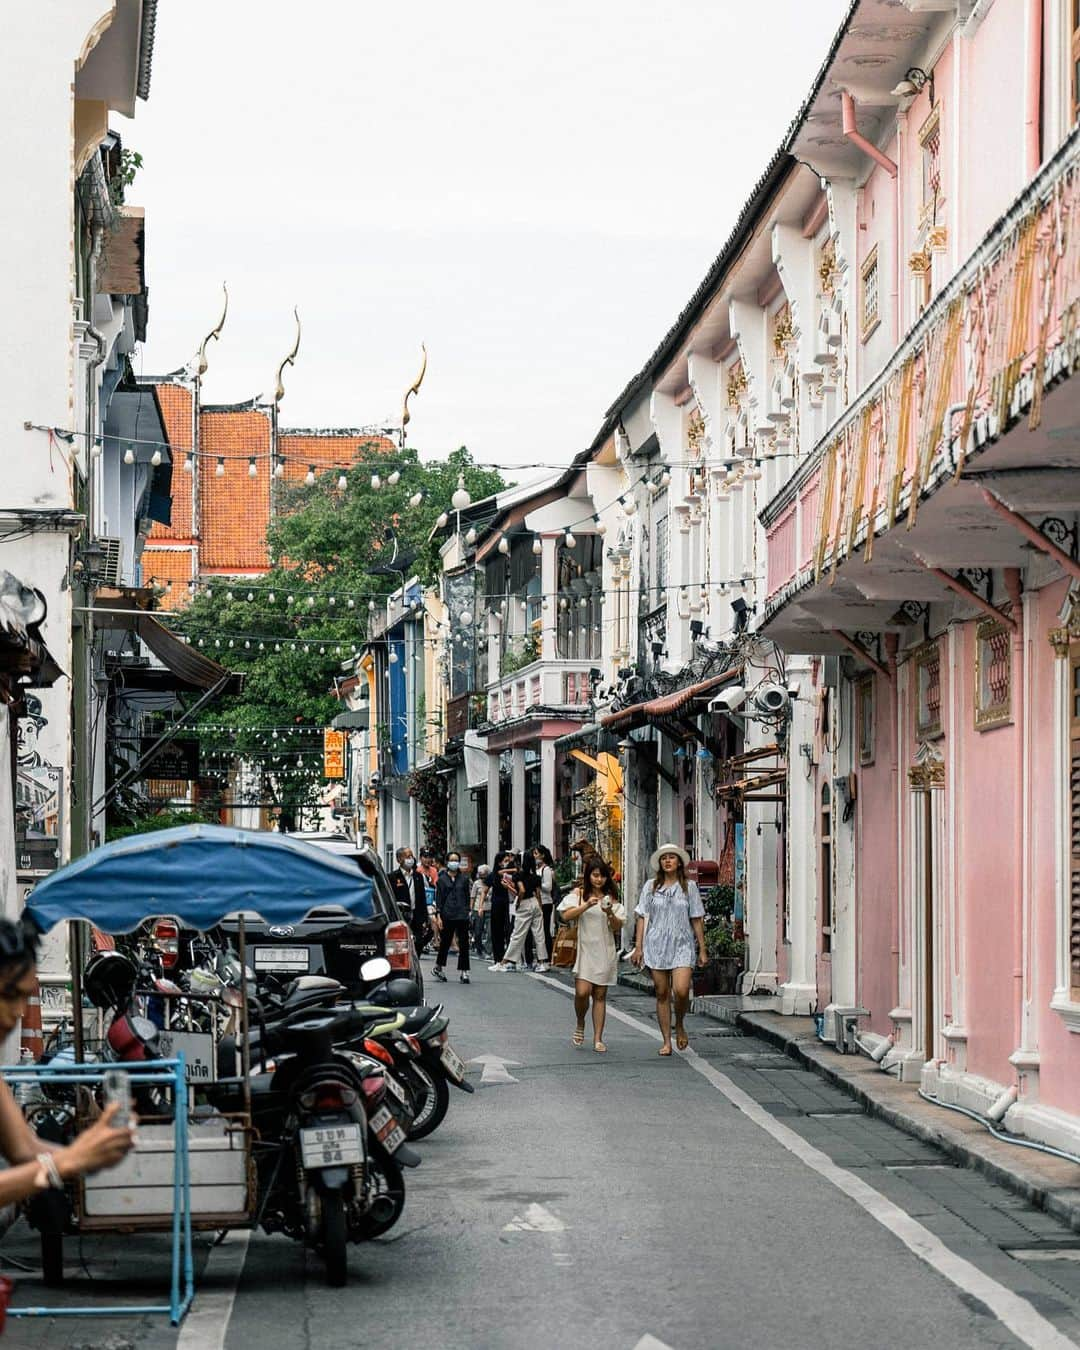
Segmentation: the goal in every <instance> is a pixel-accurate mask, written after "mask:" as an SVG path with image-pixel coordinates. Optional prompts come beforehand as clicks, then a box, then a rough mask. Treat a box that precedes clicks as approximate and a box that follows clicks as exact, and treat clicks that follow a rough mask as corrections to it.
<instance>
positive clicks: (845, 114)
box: [840, 89, 900, 344]
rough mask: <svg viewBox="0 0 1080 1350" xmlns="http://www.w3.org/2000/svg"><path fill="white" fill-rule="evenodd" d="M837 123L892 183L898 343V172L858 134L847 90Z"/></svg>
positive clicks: (895, 334) (895, 333) (896, 332)
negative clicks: (839, 123) (839, 121)
mask: <svg viewBox="0 0 1080 1350" xmlns="http://www.w3.org/2000/svg"><path fill="white" fill-rule="evenodd" d="M840 120H841V125H842V127H843V132H844V135H845V136H846V137H847V138H848V140H849V141H850V142H851V143H852V145H854V146H856V147H857V148H858V149H859V150H861V151H862V152H863V154H864V155H869V156H870V158H871V159H872V160H873V161H874V163H875V164H880V165H881V167H882V168H883V169H884V170H885V172H886V173H887V174H888V175H889V177H890V178H891V179H892V180H893V183H894V185H895V188H896V192H895V197H894V200H893V247H894V248H895V249H896V258H895V260H894V261H895V266H894V267H893V293H892V311H893V342H894V344H896V343H899V341H900V179H899V173H900V170H899V167H898V165H897V163H896V161H895V160H893V159H890V158H889V156H888V155H886V154H884V153H883V152H882V151H881V150H879V149H878V148H877V146H876V145H874V144H873V143H872V142H871V141H868V140H867V139H866V137H865V136H863V135H861V134H860V132H859V128H858V125H857V123H856V121H855V100H854V99H853V98H852V97H851V95H850V94H849V93H848V91H847V90H846V89H841V91H840ZM897 143H898V144H899V132H898V133H897Z"/></svg>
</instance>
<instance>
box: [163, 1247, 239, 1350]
mask: <svg viewBox="0 0 1080 1350" xmlns="http://www.w3.org/2000/svg"><path fill="white" fill-rule="evenodd" d="M250 1241H251V1230H250V1229H249V1228H242V1229H238V1230H235V1231H233V1232H231V1233H230V1234H229V1236H228V1237H227V1238H226V1239H225V1241H224V1242H223V1243H222V1244H221V1246H220V1247H214V1248H212V1249H211V1252H210V1255H209V1256H208V1257H207V1258H206V1265H205V1266H204V1267H203V1270H202V1274H201V1275H200V1276H199V1279H198V1281H197V1282H196V1288H195V1299H194V1301H193V1303H192V1305H191V1310H190V1312H189V1313H188V1315H187V1316H186V1317H185V1318H184V1324H183V1326H182V1327H181V1328H180V1335H179V1336H178V1337H177V1339H176V1350H225V1336H226V1334H227V1332H228V1330H229V1319H230V1318H231V1317H232V1310H233V1304H234V1303H235V1302H236V1290H237V1288H238V1286H239V1284H240V1276H241V1275H242V1274H243V1273H244V1262H245V1260H246V1259H247V1251H248V1243H249V1242H250ZM210 1280H213V1281H215V1282H216V1283H220V1284H221V1285H222V1286H223V1287H222V1288H221V1289H218V1290H215V1291H214V1293H212V1294H200V1293H199V1289H198V1286H199V1284H205V1283H207V1282H208V1281H210Z"/></svg>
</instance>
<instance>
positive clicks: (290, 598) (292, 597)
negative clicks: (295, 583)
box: [285, 595, 296, 605]
mask: <svg viewBox="0 0 1080 1350" xmlns="http://www.w3.org/2000/svg"><path fill="white" fill-rule="evenodd" d="M295 599H296V596H295V595H287V596H286V597H285V603H286V604H287V605H291V604H292V603H293V601H294V600H295Z"/></svg>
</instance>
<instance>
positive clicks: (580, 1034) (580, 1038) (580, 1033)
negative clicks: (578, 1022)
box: [570, 1027, 585, 1050]
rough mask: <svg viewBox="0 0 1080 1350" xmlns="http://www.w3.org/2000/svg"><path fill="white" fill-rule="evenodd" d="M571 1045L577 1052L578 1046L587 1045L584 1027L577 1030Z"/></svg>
mask: <svg viewBox="0 0 1080 1350" xmlns="http://www.w3.org/2000/svg"><path fill="white" fill-rule="evenodd" d="M570 1044H571V1045H572V1046H573V1047H574V1049H575V1050H576V1049H577V1047H578V1046H580V1045H584V1044H585V1028H584V1027H578V1028H577V1029H576V1030H575V1032H574V1035H573V1038H572V1040H571V1042H570Z"/></svg>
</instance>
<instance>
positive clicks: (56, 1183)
mask: <svg viewBox="0 0 1080 1350" xmlns="http://www.w3.org/2000/svg"><path fill="white" fill-rule="evenodd" d="M37 1161H38V1164H39V1166H40V1167H41V1171H40V1172H39V1173H38V1174H37V1178H36V1182H37V1185H38V1187H39V1188H40V1189H41V1190H45V1189H46V1187H49V1188H51V1189H52V1190H54V1191H62V1190H63V1189H64V1178H63V1177H62V1176H61V1175H60V1169H59V1167H57V1165H56V1159H55V1158H54V1157H53V1155H52V1154H51V1153H39V1154H38V1155H37Z"/></svg>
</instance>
